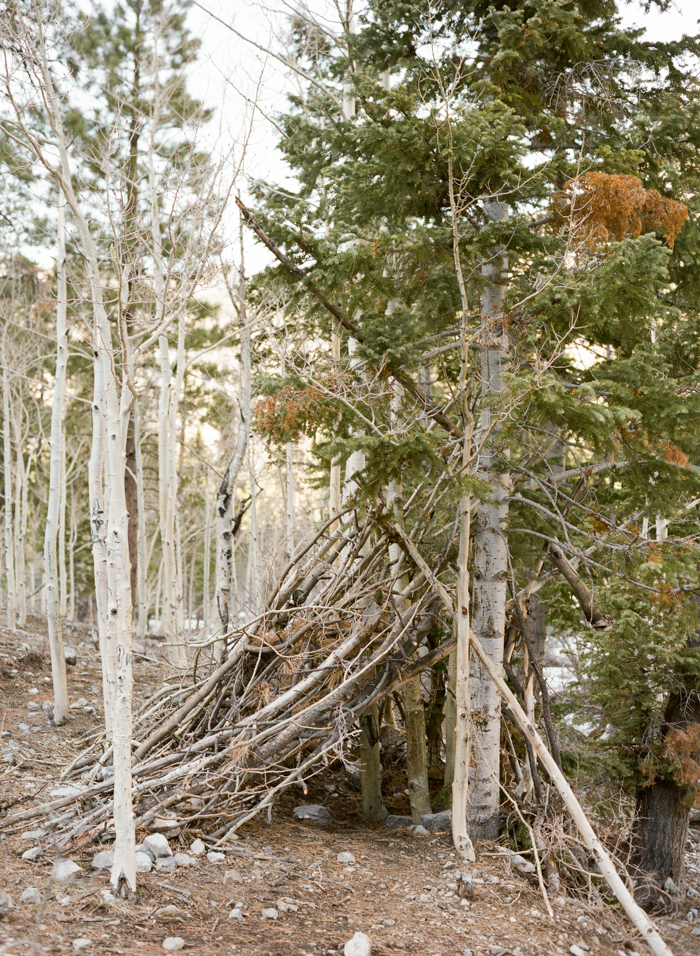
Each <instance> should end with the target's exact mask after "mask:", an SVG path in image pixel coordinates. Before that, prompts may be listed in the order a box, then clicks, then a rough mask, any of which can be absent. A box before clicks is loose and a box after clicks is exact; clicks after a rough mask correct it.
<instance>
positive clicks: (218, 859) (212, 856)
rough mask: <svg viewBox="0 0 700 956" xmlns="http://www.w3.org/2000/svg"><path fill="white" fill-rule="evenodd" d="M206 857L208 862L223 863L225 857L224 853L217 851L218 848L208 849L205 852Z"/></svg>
mask: <svg viewBox="0 0 700 956" xmlns="http://www.w3.org/2000/svg"><path fill="white" fill-rule="evenodd" d="M207 859H208V860H209V862H210V863H223V862H224V860H225V859H226V854H225V853H219V851H218V850H210V851H209V852H208V853H207Z"/></svg>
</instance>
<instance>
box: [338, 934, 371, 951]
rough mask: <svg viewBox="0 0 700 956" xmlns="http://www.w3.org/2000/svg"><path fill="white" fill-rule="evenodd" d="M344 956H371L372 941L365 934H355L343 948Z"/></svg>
mask: <svg viewBox="0 0 700 956" xmlns="http://www.w3.org/2000/svg"><path fill="white" fill-rule="evenodd" d="M343 952H344V954H345V956H372V940H371V939H370V938H369V936H367V935H366V934H365V933H355V935H354V936H353V938H352V939H349V940H348V941H347V943H346V944H345V946H344V948H343Z"/></svg>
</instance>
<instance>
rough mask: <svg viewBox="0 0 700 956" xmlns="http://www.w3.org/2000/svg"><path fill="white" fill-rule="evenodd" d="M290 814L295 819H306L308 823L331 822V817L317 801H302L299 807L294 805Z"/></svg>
mask: <svg viewBox="0 0 700 956" xmlns="http://www.w3.org/2000/svg"><path fill="white" fill-rule="evenodd" d="M292 816H293V817H294V819H295V820H306V821H307V822H309V823H318V824H321V825H323V824H327V823H332V821H333V817H332V816H331V815H330V813H329V812H328V810H326V808H325V807H322V806H321V805H320V804H318V803H303V804H302V805H301V806H299V807H294V811H293V813H292Z"/></svg>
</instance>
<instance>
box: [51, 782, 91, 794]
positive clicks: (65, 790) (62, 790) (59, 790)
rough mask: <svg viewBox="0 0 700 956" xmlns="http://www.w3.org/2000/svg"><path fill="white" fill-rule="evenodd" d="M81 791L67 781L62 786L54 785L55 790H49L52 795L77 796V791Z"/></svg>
mask: <svg viewBox="0 0 700 956" xmlns="http://www.w3.org/2000/svg"><path fill="white" fill-rule="evenodd" d="M82 792H83V791H82V790H81V789H80V787H73V786H72V785H71V784H69V783H67V784H65V785H64V786H63V787H56V789H55V790H52V791H51V796H52V797H77V796H78V794H79V793H82Z"/></svg>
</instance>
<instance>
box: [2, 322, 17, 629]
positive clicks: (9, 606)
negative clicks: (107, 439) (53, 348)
mask: <svg viewBox="0 0 700 956" xmlns="http://www.w3.org/2000/svg"><path fill="white" fill-rule="evenodd" d="M2 351H3V365H2V415H3V429H2V438H3V444H2V447H3V468H4V470H5V609H6V620H7V626H8V628H10V630H14V628H15V626H16V606H15V593H16V592H15V562H14V534H13V524H12V510H13V509H12V497H13V496H12V438H11V435H10V379H9V370H8V363H9V361H10V357H9V355H8V354H7V331H5V334H4V335H3V350H2Z"/></svg>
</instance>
